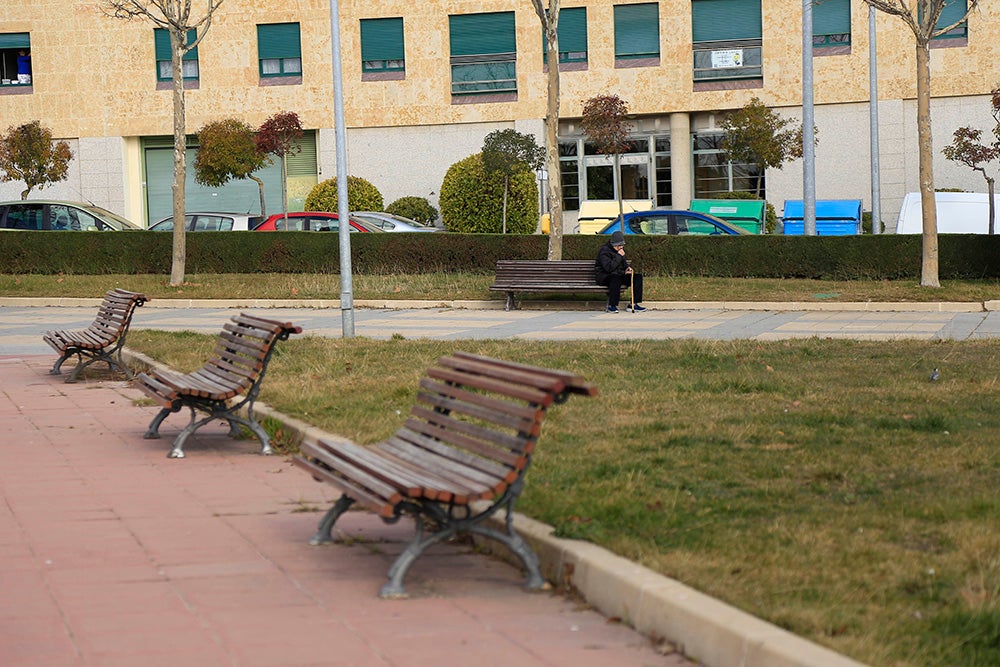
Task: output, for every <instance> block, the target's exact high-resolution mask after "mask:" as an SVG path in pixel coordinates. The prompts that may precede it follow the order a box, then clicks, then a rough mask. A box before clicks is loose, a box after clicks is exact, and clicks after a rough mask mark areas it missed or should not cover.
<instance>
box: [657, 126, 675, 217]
mask: <svg viewBox="0 0 1000 667" xmlns="http://www.w3.org/2000/svg"><path fill="white" fill-rule="evenodd" d="M653 161H654V162H653V168H654V169H655V170H656V207H657V208H670V207H671V206H672V205H673V203H674V188H673V183H672V182H671V179H670V137H669V136H666V137H656V138H655V139H654V140H653Z"/></svg>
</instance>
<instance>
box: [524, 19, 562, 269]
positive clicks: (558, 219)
mask: <svg viewBox="0 0 1000 667" xmlns="http://www.w3.org/2000/svg"><path fill="white" fill-rule="evenodd" d="M548 2H549V6H548V8H545V7H543V6H542V0H531V4H532V6H533V7H534V8H535V13H536V14H537V15H538V20H539V21H541V23H542V31H543V32H544V33H545V56H546V60H547V62H548V68H549V70H548V97H547V104H546V111H545V169H546V171H548V173H549V178H548V181H547V182H546V197H547V198H548V202H549V254H548V258H549V259H562V237H563V219H562V214H563V210H562V177H561V175H560V173H561V170H560V167H559V3H560V0H548Z"/></svg>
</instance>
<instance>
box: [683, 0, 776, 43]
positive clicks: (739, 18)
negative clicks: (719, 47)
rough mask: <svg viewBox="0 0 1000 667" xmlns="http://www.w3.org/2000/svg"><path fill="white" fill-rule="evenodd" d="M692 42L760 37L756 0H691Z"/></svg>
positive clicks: (757, 2) (759, 20)
mask: <svg viewBox="0 0 1000 667" xmlns="http://www.w3.org/2000/svg"><path fill="white" fill-rule="evenodd" d="M691 24H692V32H693V36H692V41H693V42H695V43H697V42H720V41H726V40H734V39H760V38H761V34H762V24H761V15H760V0H692V2H691Z"/></svg>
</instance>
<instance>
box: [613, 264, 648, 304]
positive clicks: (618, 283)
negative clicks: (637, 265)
mask: <svg viewBox="0 0 1000 667" xmlns="http://www.w3.org/2000/svg"><path fill="white" fill-rule="evenodd" d="M630 283H631V285H632V301H633V302H635V303H642V274H641V273H636V274H633V277H632V278H629V276H628V275H623V276H619V275H613V276H608V305H609V306H615V307H616V308H617V307H618V301H619V299H620V298H621V293H622V285H625V286H626V287H628V286H629V284H630Z"/></svg>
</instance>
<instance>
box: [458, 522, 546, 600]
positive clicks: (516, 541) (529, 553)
mask: <svg viewBox="0 0 1000 667" xmlns="http://www.w3.org/2000/svg"><path fill="white" fill-rule="evenodd" d="M467 530H468V531H469V532H470V533H477V534H479V535H482V536H484V537H489V538H491V539H494V540H496V541H497V542H500V543H501V544H503V545H504V546H506V547H507V548H508V549H510V551H511V553H513V554H514V555H515V556H517V557H518V558H520V559H521V562H522V563H523V564H524V569H525V570H527V576H528V580H527V581H526V582H525V584H524V585H525V588H527V589H528V590H533V591H535V590H539V589H541V588H544V587H545V579H544V578H543V577H542V572H541V570H540V568H539V565H538V556H537V555H536V554H535V552H534V550H532V548H531V547H530V546H528V543H527V542H525V541H524V538H523V537H521V536H520V535H519V534H518V533H517V531H515V530H514V527H513V525H512V524H511V517H510V515H509V514H508V517H507V531H506V532H505V533H502V532H500V531H498V530H493V529H492V528H488V527H486V526H481V525H479V524H474V525H471V526H469V527H468V528H467Z"/></svg>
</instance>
